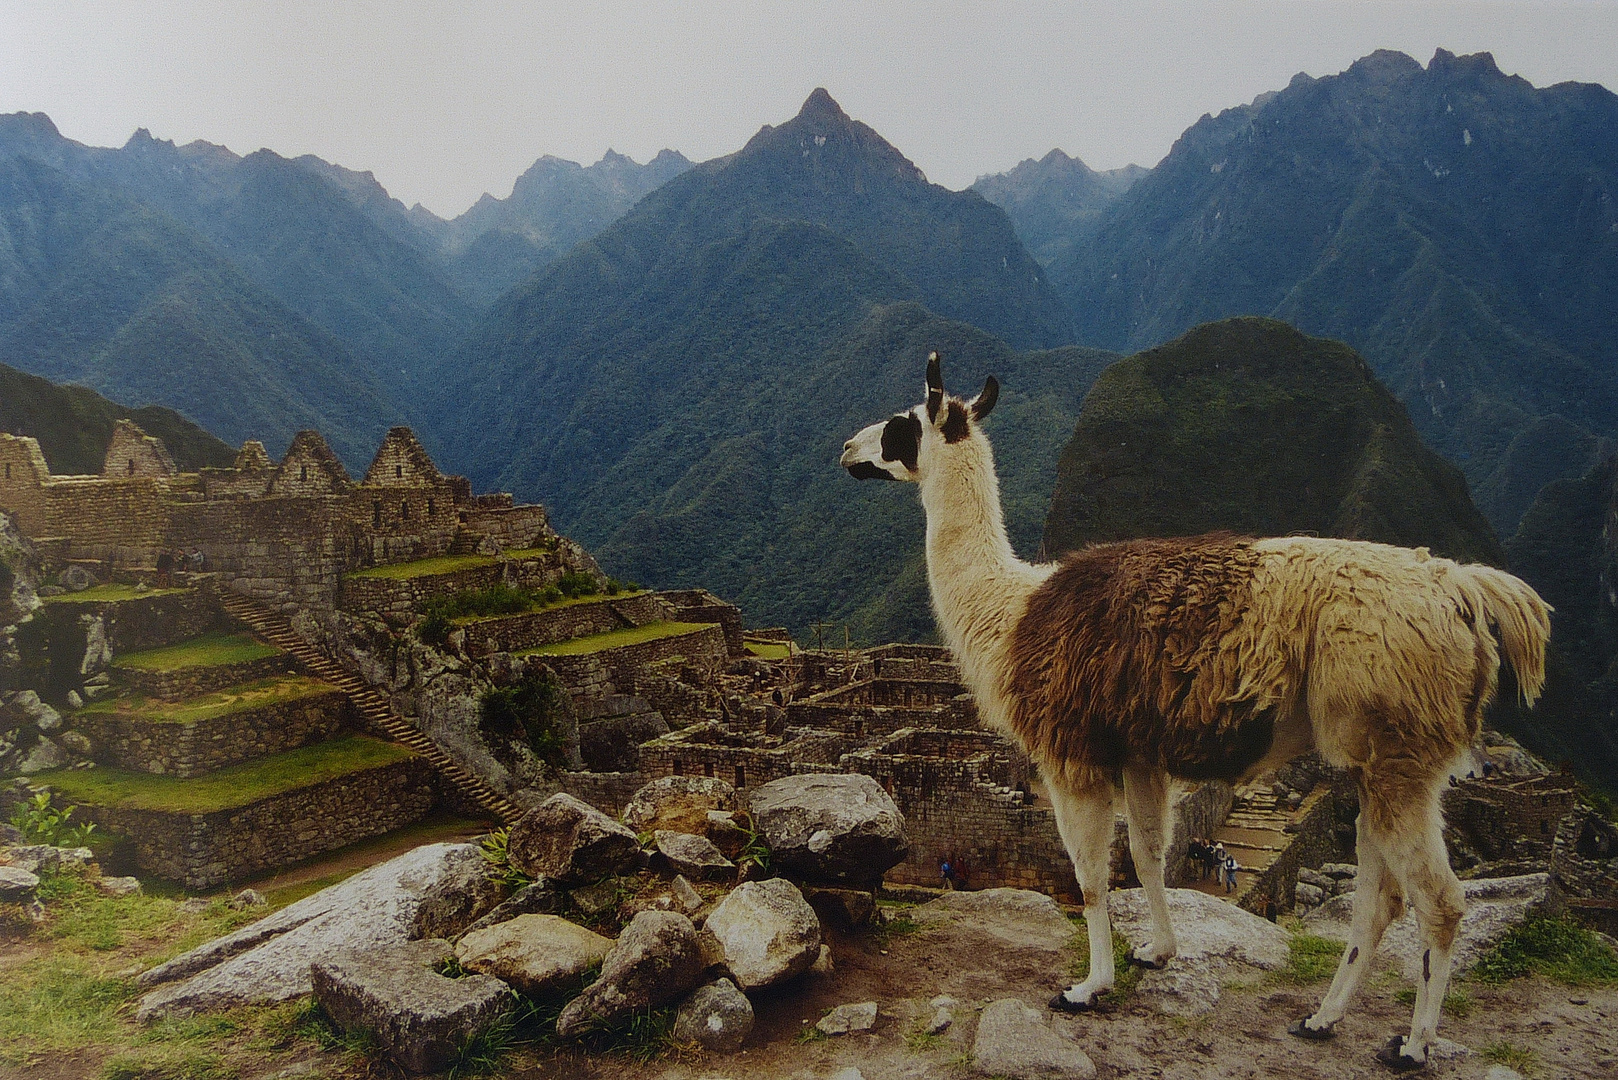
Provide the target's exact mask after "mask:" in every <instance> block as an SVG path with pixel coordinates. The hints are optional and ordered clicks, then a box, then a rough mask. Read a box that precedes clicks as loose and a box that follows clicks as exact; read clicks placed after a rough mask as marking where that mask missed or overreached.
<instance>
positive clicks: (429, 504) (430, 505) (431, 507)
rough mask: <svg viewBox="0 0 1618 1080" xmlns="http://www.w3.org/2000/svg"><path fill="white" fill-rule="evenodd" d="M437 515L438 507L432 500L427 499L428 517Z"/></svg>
mask: <svg viewBox="0 0 1618 1080" xmlns="http://www.w3.org/2000/svg"><path fill="white" fill-rule="evenodd" d="M437 515H438V507H437V506H435V505H433V500H431V499H428V500H427V516H428V517H436V516H437Z"/></svg>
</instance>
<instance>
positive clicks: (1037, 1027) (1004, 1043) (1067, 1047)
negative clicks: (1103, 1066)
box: [972, 998, 1096, 1080]
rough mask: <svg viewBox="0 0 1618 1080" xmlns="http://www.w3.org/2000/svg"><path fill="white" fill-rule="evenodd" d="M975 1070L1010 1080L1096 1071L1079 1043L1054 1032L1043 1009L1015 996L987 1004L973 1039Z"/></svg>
mask: <svg viewBox="0 0 1618 1080" xmlns="http://www.w3.org/2000/svg"><path fill="white" fill-rule="evenodd" d="M972 1068H973V1070H974V1071H975V1072H977V1073H978V1074H979V1075H982V1076H1003V1077H1006V1078H1007V1080H1091V1078H1092V1077H1094V1076H1095V1074H1096V1067H1095V1063H1094V1062H1093V1061H1091V1060H1090V1057H1089V1055H1088V1054H1086V1053H1085V1052H1084V1051H1083V1050H1082V1049H1080V1047H1079V1045H1078V1044H1077V1043H1075V1042H1073V1040H1071V1039H1069V1038H1067V1037H1066V1036H1064V1035H1061V1034H1059V1033H1057V1032H1055V1031H1053V1030H1051V1028H1050V1025H1049V1021H1048V1020H1047V1019H1046V1013H1045V1011H1044V1010H1042V1009H1035V1008H1031V1007H1030V1006H1028V1005H1027V1004H1025V1003H1024V1002H1021V1001H1018V1000H1017V999H1016V998H1002V999H1001V1000H999V1001H995V1002H991V1003H990V1004H988V1005H985V1006H984V1007H983V1015H982V1016H981V1017H979V1018H978V1030H977V1035H976V1036H974V1037H973V1039H972Z"/></svg>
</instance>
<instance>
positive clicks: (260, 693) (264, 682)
mask: <svg viewBox="0 0 1618 1080" xmlns="http://www.w3.org/2000/svg"><path fill="white" fill-rule="evenodd" d="M335 689H336V688H335V687H333V686H332V685H331V684H330V683H325V682H321V681H320V680H319V679H310V678H306V677H304V676H302V675H281V676H277V677H276V678H273V679H259V680H258V681H257V682H250V683H244V684H242V685H241V686H233V687H231V688H230V689H228V690H216V691H214V692H213V693H211V694H202V695H200V696H198V697H194V698H187V699H186V700H184V701H159V700H157V699H156V698H148V697H145V696H144V695H141V694H128V695H125V696H122V697H115V698H103V699H101V700H100V701H94V702H91V703H90V704H89V705H86V706H85V707H84V708H82V709H80V710H79V711H78V713H76V714H75V715H78V716H128V717H133V718H135V719H138V720H155V721H161V722H164V723H170V724H186V723H195V722H197V721H199V720H212V719H213V718H214V717H216V716H226V715H228V714H230V713H237V712H244V711H246V710H248V709H258V708H262V707H264V706H266V705H281V704H284V703H286V702H289V701H298V700H301V699H303V698H309V697H315V696H316V695H318V694H329V693H332V692H333V691H334V690H335Z"/></svg>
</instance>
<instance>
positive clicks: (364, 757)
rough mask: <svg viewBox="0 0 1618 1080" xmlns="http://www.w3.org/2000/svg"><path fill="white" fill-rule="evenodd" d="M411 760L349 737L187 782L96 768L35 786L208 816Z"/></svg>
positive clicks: (67, 795) (128, 806)
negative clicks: (41, 785) (215, 812)
mask: <svg viewBox="0 0 1618 1080" xmlns="http://www.w3.org/2000/svg"><path fill="white" fill-rule="evenodd" d="M411 756H412V755H411V753H410V751H409V750H406V749H405V748H404V747H402V746H399V745H397V744H395V743H386V742H382V741H381V740H379V739H372V738H367V737H366V736H364V735H351V736H349V737H347V738H343V739H333V740H332V741H330V742H323V743H318V744H316V745H314V746H304V747H300V748H298V749H297V750H288V751H286V752H285V753H282V754H272V755H271V756H270V757H267V758H261V759H260V760H258V761H253V762H249V763H247V764H245V765H232V766H230V767H229V768H224V769H220V770H219V771H217V772H211V773H209V774H208V775H206V776H198V777H193V778H192V779H190V780H179V779H176V778H175V777H172V776H153V775H151V774H150V773H141V772H125V771H124V770H122V769H107V768H101V767H97V768H93V769H60V770H57V771H54V772H46V773H40V774H39V776H38V781H39V782H40V783H45V784H49V785H51V786H52V787H53V788H55V789H56V790H57V791H58V792H59V793H60V794H61V797H62V798H64V799H66V800H67V801H68V802H71V803H81V804H84V805H86V806H101V807H107V808H109V809H113V810H166V811H170V812H174V813H183V814H211V813H213V812H214V811H216V810H229V809H232V808H233V807H238V806H246V805H248V804H249V803H254V802H257V801H259V800H260V799H266V798H269V797H270V796H272V795H280V794H282V793H283V792H287V791H292V790H295V789H297V788H302V787H310V786H312V785H314V784H319V783H322V782H324V781H327V780H332V779H335V778H337V777H339V776H347V775H348V774H350V773H356V772H362V771H364V770H366V769H375V768H378V767H380V766H383V765H392V764H393V763H394V762H397V761H403V760H404V759H406V758H408V757H411Z"/></svg>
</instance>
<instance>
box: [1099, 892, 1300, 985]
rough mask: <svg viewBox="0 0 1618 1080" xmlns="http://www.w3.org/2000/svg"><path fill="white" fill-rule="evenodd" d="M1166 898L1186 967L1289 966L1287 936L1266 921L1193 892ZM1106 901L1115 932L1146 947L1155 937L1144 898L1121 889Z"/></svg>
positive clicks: (1211, 897)
mask: <svg viewBox="0 0 1618 1080" xmlns="http://www.w3.org/2000/svg"><path fill="white" fill-rule="evenodd" d="M1166 892H1167V894H1168V902H1169V919H1170V920H1171V921H1172V922H1173V924H1174V936H1175V938H1176V940H1177V941H1178V942H1179V947H1180V949H1179V957H1178V958H1179V959H1180V960H1181V961H1183V962H1184V963H1185V964H1186V965H1187V966H1196V965H1198V964H1205V963H1209V962H1214V963H1217V964H1220V965H1223V964H1229V963H1239V964H1248V965H1251V966H1253V967H1257V968H1263V969H1265V970H1266V971H1274V970H1275V969H1277V968H1280V967H1284V966H1285V965H1286V962H1287V955H1288V951H1289V950H1288V940H1289V939H1288V937H1287V932H1286V931H1285V930H1283V929H1281V928H1280V927H1279V926H1276V925H1275V924H1274V923H1272V922H1270V921H1269V920H1268V919H1263V918H1260V917H1259V916H1257V915H1254V914H1252V913H1251V912H1247V911H1243V910H1242V909H1241V908H1239V907H1237V906H1236V905H1235V904H1227V903H1225V901H1223V900H1220V899H1218V898H1217V897H1213V896H1209V895H1208V894H1207V893H1203V892H1198V891H1196V890H1195V889H1168V890H1166ZM1108 901H1109V908H1108V909H1109V911H1110V912H1111V914H1112V920H1113V922H1112V928H1113V930H1115V931H1116V932H1118V933H1120V934H1123V935H1124V936H1125V937H1127V938H1129V940H1130V941H1131V942H1133V943H1134V944H1136V945H1140V944H1144V943H1145V941H1146V939H1147V938H1148V937H1149V936H1150V933H1151V916H1150V915H1149V913H1148V912H1147V909H1146V894H1145V892H1144V891H1143V890H1141V889H1121V890H1119V891H1117V892H1114V893H1112V894H1110V896H1109V898H1108Z"/></svg>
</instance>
